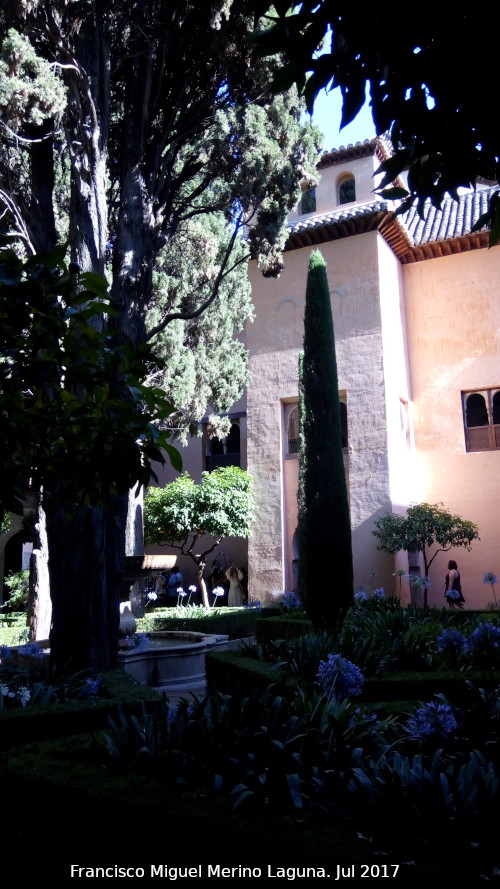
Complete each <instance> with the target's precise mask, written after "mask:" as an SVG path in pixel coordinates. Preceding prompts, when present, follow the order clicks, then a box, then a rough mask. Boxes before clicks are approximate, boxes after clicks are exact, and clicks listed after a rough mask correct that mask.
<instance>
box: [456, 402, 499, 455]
mask: <svg viewBox="0 0 500 889" xmlns="http://www.w3.org/2000/svg"><path fill="white" fill-rule="evenodd" d="M462 407H463V414H464V429H465V449H466V450H467V451H495V450H498V449H500V388H494V389H477V390H475V391H474V392H462Z"/></svg>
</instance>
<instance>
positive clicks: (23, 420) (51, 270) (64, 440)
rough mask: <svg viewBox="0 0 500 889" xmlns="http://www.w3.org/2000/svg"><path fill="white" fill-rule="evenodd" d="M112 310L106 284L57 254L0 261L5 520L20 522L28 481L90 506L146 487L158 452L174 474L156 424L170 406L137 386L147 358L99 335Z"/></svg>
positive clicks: (5, 256) (7, 256) (8, 255)
mask: <svg viewBox="0 0 500 889" xmlns="http://www.w3.org/2000/svg"><path fill="white" fill-rule="evenodd" d="M108 310H109V304H108V301H107V299H106V281H105V280H104V279H101V278H99V277H98V276H97V275H92V274H91V273H87V274H83V275H80V276H78V275H77V274H75V272H74V271H73V272H70V271H69V270H68V268H67V266H66V264H65V262H64V250H63V249H62V248H61V249H56V250H54V251H52V253H50V254H48V255H46V256H35V257H31V258H30V259H28V260H26V261H24V262H23V261H21V260H19V259H18V257H17V256H16V254H15V253H14V251H13V250H10V249H7V248H5V249H4V250H3V251H1V252H0V321H1V324H0V328H1V334H0V352H1V354H2V361H1V362H0V439H1V441H2V466H1V472H0V478H1V481H0V511H1V514H2V515H3V514H4V512H5V511H7V510H10V511H12V512H16V513H22V510H23V499H24V494H25V489H26V486H27V483H28V480H29V481H30V483H31V485H32V486H33V487H34V488H35V490H37V489H39V488H41V487H45V488H46V489H48V490H50V491H51V492H52V493H53V494H56V493H57V495H58V497H59V498H60V501H61V502H62V503H63V504H66V505H69V504H71V503H73V502H74V501H75V500H78V501H80V502H82V503H88V502H94V503H95V502H99V501H102V500H104V499H105V498H106V496H107V495H108V494H109V493H110V492H112V493H124V492H126V491H128V489H129V488H130V487H131V486H132V485H134V484H136V483H137V482H141V483H143V484H144V483H147V482H148V481H149V478H150V466H151V461H152V460H160V461H162V460H163V456H162V453H161V451H160V447H163V448H167V449H168V451H169V453H170V454H171V456H172V458H173V459H174V461H175V462H176V463H177V465H180V458H179V455H178V454H177V453H176V451H175V450H174V448H172V447H171V445H170V444H169V443H168V441H167V440H166V439H167V437H168V432H167V433H162V434H161V435H160V433H159V432H158V430H157V427H156V425H155V421H157V420H158V418H159V417H160V416H162V415H164V414H168V412H169V411H170V410H171V408H170V405H169V404H168V402H167V401H166V399H165V396H164V394H163V392H162V391H161V390H159V389H153V388H150V387H145V386H144V385H143V382H142V379H143V377H144V374H145V368H146V366H147V363H148V361H151V360H152V358H151V352H150V349H148V348H147V347H146V346H144V347H143V349H142V352H141V351H137V350H135V349H133V348H132V347H131V344H130V343H128V342H127V341H125V342H123V343H122V345H121V346H120V347H117V346H116V345H115V344H114V343H113V337H112V334H111V332H108V333H107V334H106V333H103V332H101V333H100V332H99V331H98V330H97V329H96V326H94V323H93V322H95V319H96V318H100V317H102V315H103V314H104V312H106V311H108ZM117 379H118V380H119V384H118V385H117Z"/></svg>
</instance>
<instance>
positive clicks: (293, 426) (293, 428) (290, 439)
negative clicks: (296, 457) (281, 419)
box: [287, 404, 299, 454]
mask: <svg viewBox="0 0 500 889" xmlns="http://www.w3.org/2000/svg"><path fill="white" fill-rule="evenodd" d="M287 453H288V454H298V453H299V406H298V404H296V405H295V406H294V407H293V408H292V409H291V411H290V413H289V415H288V428H287Z"/></svg>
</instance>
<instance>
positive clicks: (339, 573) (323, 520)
mask: <svg viewBox="0 0 500 889" xmlns="http://www.w3.org/2000/svg"><path fill="white" fill-rule="evenodd" d="M299 393H300V414H299V416H300V420H299V422H300V449H299V458H300V463H299V492H298V500H299V504H298V505H299V515H298V526H297V537H298V545H299V589H300V594H301V598H302V601H303V602H304V604H305V607H306V610H307V613H308V614H309V616H310V618H311V620H312V621H313V624H314V625H315V626H316V627H326V628H327V629H329V630H334V629H335V627H337V626H338V625H339V623H340V622H341V621H342V619H343V617H344V615H345V613H346V611H347V609H348V608H349V606H350V605H351V603H352V595H353V571H352V547H351V524H350V518H349V503H348V498H347V485H346V478H345V470H344V459H343V455H342V431H341V419H340V400H339V390H338V379H337V363H336V359H335V339H334V333H333V319H332V309H331V303H330V292H329V288H328V279H327V275H326V263H325V260H324V259H323V257H322V255H321V253H320V252H319V250H315V251H314V252H313V253H312V254H311V258H310V262H309V272H308V276H307V288H306V305H305V316H304V354H303V355H302V356H301V358H300V362H299Z"/></svg>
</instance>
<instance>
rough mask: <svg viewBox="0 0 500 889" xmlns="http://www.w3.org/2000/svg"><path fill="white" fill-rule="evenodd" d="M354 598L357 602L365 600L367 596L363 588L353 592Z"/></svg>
mask: <svg viewBox="0 0 500 889" xmlns="http://www.w3.org/2000/svg"><path fill="white" fill-rule="evenodd" d="M354 598H355V599H356V601H357V602H366V600H367V599H368V596H367V595H366V593H365V591H364V590H358V591H357V592H356V593H354Z"/></svg>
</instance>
